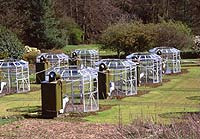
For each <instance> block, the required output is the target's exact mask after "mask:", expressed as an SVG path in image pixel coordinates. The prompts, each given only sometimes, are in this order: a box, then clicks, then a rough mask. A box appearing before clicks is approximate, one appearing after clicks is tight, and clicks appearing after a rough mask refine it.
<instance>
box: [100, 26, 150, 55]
mask: <svg viewBox="0 0 200 139" xmlns="http://www.w3.org/2000/svg"><path fill="white" fill-rule="evenodd" d="M147 27H148V26H145V25H144V24H141V23H140V22H136V23H119V24H116V25H113V26H110V27H109V28H108V29H106V30H105V31H104V32H103V34H102V35H101V39H100V43H101V44H103V45H102V49H110V50H112V51H117V53H118V56H119V55H120V53H121V52H124V53H125V54H128V53H130V52H135V51H146V50H148V49H149V48H151V47H152V45H153V37H152V36H153V35H150V34H151V33H150V32H148V31H147Z"/></svg>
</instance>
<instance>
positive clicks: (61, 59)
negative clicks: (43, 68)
mask: <svg viewBox="0 0 200 139" xmlns="http://www.w3.org/2000/svg"><path fill="white" fill-rule="evenodd" d="M41 57H43V58H45V60H46V61H47V62H48V63H49V64H50V67H55V66H56V67H60V66H65V65H68V64H69V56H68V55H66V54H64V53H58V54H54V53H41V54H40V55H38V56H37V58H36V62H38V63H39V62H41Z"/></svg>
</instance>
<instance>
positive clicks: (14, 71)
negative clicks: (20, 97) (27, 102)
mask: <svg viewBox="0 0 200 139" xmlns="http://www.w3.org/2000/svg"><path fill="white" fill-rule="evenodd" d="M0 74H1V93H5V94H7V93H21V92H28V91H30V79H29V65H28V62H26V61H24V60H16V59H5V60H0ZM3 84H4V85H3Z"/></svg>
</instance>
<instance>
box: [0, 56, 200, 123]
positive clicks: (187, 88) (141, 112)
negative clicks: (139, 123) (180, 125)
mask: <svg viewBox="0 0 200 139" xmlns="http://www.w3.org/2000/svg"><path fill="white" fill-rule="evenodd" d="M189 61H190V60H189ZM196 61H198V60H196ZM186 64H188V63H186ZM185 69H186V67H185ZM187 69H188V72H187V73H185V74H181V75H165V76H164V79H167V80H170V81H169V82H167V83H163V85H162V86H159V87H156V88H153V87H147V86H142V87H139V90H141V91H143V90H145V91H149V93H148V94H145V95H142V96H137V97H136V96H134V97H127V98H124V99H121V100H117V99H113V100H100V105H101V106H103V105H107V106H112V107H111V109H108V110H105V111H100V112H97V113H96V115H94V114H93V115H90V116H87V117H84V118H83V120H87V121H88V122H95V123H96V122H99V123H118V122H119V120H122V122H123V123H130V122H132V120H134V119H137V118H141V119H152V120H153V121H155V122H164V123H168V122H169V121H170V120H171V119H174V118H175V119H179V118H180V117H181V115H183V114H184V113H186V112H197V111H199V109H200V105H199V103H200V99H199V98H200V67H198V66H196V67H187ZM31 87H32V88H34V89H36V90H37V89H38V88H39V87H40V85H36V84H32V85H31ZM0 104H1V105H0V109H1V110H0V124H4V123H10V122H12V121H15V120H16V118H15V117H14V118H2V117H13V116H19V115H24V114H28V113H32V112H33V113H34V112H36V111H37V110H38V109H39V108H40V106H41V94H40V91H33V92H30V93H27V94H13V95H7V96H4V97H1V98H0ZM119 116H120V117H119Z"/></svg>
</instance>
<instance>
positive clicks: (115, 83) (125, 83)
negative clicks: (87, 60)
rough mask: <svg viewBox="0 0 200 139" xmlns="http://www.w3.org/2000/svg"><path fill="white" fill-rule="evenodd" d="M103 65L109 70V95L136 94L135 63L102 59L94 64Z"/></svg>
mask: <svg viewBox="0 0 200 139" xmlns="http://www.w3.org/2000/svg"><path fill="white" fill-rule="evenodd" d="M101 63H104V64H105V65H106V66H107V68H108V70H109V81H110V82H109V88H110V91H109V95H110V96H130V95H134V94H137V69H136V63H134V62H132V61H130V60H122V59H103V60H101V61H99V62H97V63H96V67H97V69H98V67H99V65H100V64H101Z"/></svg>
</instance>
